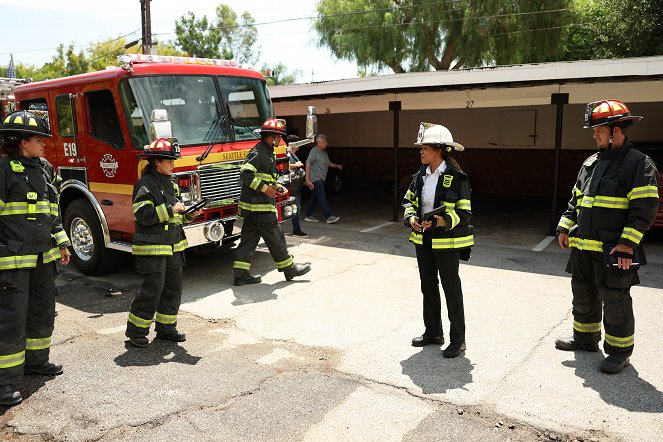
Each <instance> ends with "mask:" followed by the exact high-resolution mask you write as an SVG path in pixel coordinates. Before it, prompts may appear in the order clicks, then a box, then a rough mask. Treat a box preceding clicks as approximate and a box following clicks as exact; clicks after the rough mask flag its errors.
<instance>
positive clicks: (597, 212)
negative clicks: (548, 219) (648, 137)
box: [555, 100, 659, 373]
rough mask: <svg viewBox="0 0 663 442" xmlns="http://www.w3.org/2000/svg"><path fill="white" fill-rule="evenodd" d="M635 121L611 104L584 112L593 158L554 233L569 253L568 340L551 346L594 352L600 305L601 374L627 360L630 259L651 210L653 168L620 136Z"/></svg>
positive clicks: (632, 280) (633, 279)
mask: <svg viewBox="0 0 663 442" xmlns="http://www.w3.org/2000/svg"><path fill="white" fill-rule="evenodd" d="M641 118H642V117H637V116H634V115H631V112H630V111H629V109H628V107H627V106H626V105H625V104H624V103H622V102H621V101H618V100H602V101H598V102H594V103H589V104H588V105H587V108H586V111H585V126H584V127H585V128H586V129H587V128H592V129H593V130H594V140H596V145H597V147H598V148H599V152H598V153H595V154H594V155H592V156H590V157H589V158H587V159H586V160H585V162H584V163H583V165H582V167H581V168H580V173H579V174H578V179H577V181H576V184H575V186H574V187H573V190H572V196H571V200H570V201H569V205H568V209H567V210H566V212H564V214H563V215H562V217H561V219H560V221H559V224H558V226H557V231H558V232H559V244H560V246H561V247H562V248H563V249H566V248H568V247H571V248H572V250H571V257H570V258H569V263H568V266H567V269H566V270H567V271H568V272H569V273H571V275H572V276H571V288H572V290H573V336H571V337H569V338H559V339H557V340H556V341H555V346H556V347H557V348H558V349H560V350H585V351H592V352H596V351H598V350H599V347H598V342H599V341H600V339H601V304H603V326H604V327H605V336H604V341H603V350H604V351H605V352H606V353H607V355H608V356H607V357H606V358H605V359H604V360H603V361H602V363H601V365H600V368H601V370H602V371H604V372H606V373H619V372H621V371H622V370H623V369H624V367H626V366H627V365H628V364H629V357H630V355H631V353H632V352H633V345H634V343H635V336H634V335H635V332H634V330H635V318H634V316H633V305H632V300H631V293H630V288H631V286H632V285H635V284H638V283H639V282H640V280H639V279H638V274H637V266H635V265H634V264H635V262H634V261H633V258H634V257H636V258H642V257H643V254H642V253H636V254H635V255H634V251H635V252H637V251H641V247H642V239H643V236H644V233H645V231H647V230H648V229H649V228H650V227H651V225H652V223H653V222H654V218H655V217H656V210H657V208H658V204H659V200H658V179H659V176H658V171H657V170H656V166H655V165H654V163H653V161H652V160H651V159H650V158H649V157H648V156H646V155H645V154H643V153H641V152H639V151H637V150H635V149H634V148H633V145H632V144H631V143H630V142H629V141H628V139H627V138H626V129H627V128H628V127H629V126H630V125H631V124H633V121H634V120H640V119H641ZM637 255H640V256H639V257H638V256H637ZM613 261H614V263H613ZM613 264H614V265H613Z"/></svg>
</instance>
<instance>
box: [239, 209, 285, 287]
mask: <svg viewBox="0 0 663 442" xmlns="http://www.w3.org/2000/svg"><path fill="white" fill-rule="evenodd" d="M261 237H262V238H263V239H264V240H265V244H266V245H267V248H268V249H269V253H270V254H271V255H272V259H273V260H274V264H275V265H276V268H277V269H278V270H279V271H281V272H282V271H284V270H285V269H286V268H288V267H290V266H291V265H293V259H292V256H290V254H289V253H288V245H287V244H286V242H285V235H283V230H281V225H280V224H279V223H278V220H277V219H276V214H275V213H274V212H252V213H251V214H250V215H248V216H247V217H246V218H244V224H242V234H241V237H240V241H239V245H238V246H237V248H236V249H235V262H234V263H233V273H234V274H235V275H238V274H241V273H243V272H247V271H249V270H250V269H251V258H253V255H254V254H255V251H256V247H258V242H259V241H260V238H261Z"/></svg>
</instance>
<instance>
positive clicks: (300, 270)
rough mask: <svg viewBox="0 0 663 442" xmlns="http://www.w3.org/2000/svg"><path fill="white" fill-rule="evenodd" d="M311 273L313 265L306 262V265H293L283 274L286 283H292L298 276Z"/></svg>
mask: <svg viewBox="0 0 663 442" xmlns="http://www.w3.org/2000/svg"><path fill="white" fill-rule="evenodd" d="M309 271H311V264H310V263H308V262H305V263H304V264H293V265H291V266H290V267H288V268H286V269H285V270H284V271H283V273H284V274H285V279H286V281H292V278H294V277H296V276H302V275H305V274H307V273H308V272H309Z"/></svg>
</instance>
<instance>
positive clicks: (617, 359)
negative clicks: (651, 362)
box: [600, 355, 630, 374]
mask: <svg viewBox="0 0 663 442" xmlns="http://www.w3.org/2000/svg"><path fill="white" fill-rule="evenodd" d="M629 363H630V362H629V358H628V356H615V355H608V356H607V357H606V358H605V359H604V360H603V361H602V362H601V366H600V368H601V371H602V372H603V373H609V374H615V373H620V372H621V371H622V370H623V369H624V368H626V367H628V365H629Z"/></svg>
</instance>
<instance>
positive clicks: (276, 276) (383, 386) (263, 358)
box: [0, 192, 663, 441]
mask: <svg viewBox="0 0 663 442" xmlns="http://www.w3.org/2000/svg"><path fill="white" fill-rule="evenodd" d="M330 205H331V207H332V209H333V210H334V212H335V214H337V215H339V216H341V220H340V222H339V223H337V224H333V225H327V224H324V223H308V222H302V228H303V229H304V230H305V231H306V232H307V233H309V235H310V236H309V237H308V238H296V237H292V236H289V235H288V236H287V239H288V244H289V247H290V251H291V253H292V254H293V255H294V256H295V260H296V261H297V262H302V261H309V262H311V263H312V270H311V272H310V273H309V274H307V275H305V276H304V277H302V278H299V279H295V280H294V281H291V282H286V281H285V280H284V278H283V276H282V274H280V273H278V272H277V271H276V270H275V269H274V266H273V263H272V261H271V258H270V256H269V254H268V252H267V250H266V248H265V247H264V245H261V246H259V249H258V253H257V254H256V257H255V259H254V261H253V268H252V269H253V270H254V271H255V272H256V273H259V274H262V276H263V283H262V284H258V285H253V286H242V287H233V286H232V284H231V282H232V254H231V253H228V251H223V250H217V251H214V252H211V253H206V254H197V253H188V256H187V262H188V266H187V268H185V272H184V294H183V301H182V302H183V304H182V307H181V311H180V316H179V328H180V329H182V331H185V332H186V333H187V336H188V339H187V341H186V342H185V343H183V344H181V345H176V344H174V343H170V342H159V341H156V342H154V343H152V344H151V345H150V347H148V348H147V349H136V348H132V347H130V346H128V345H127V344H126V343H125V342H124V339H125V338H124V327H125V322H126V315H127V310H128V307H129V304H130V302H131V299H132V297H133V295H134V294H135V292H136V290H137V288H138V285H139V283H140V279H139V277H138V275H137V274H136V272H135V270H134V269H133V267H132V266H131V265H130V263H129V261H130V260H128V264H127V265H126V266H124V267H122V268H121V269H120V271H118V272H116V273H114V274H112V275H107V276H103V277H85V276H83V275H81V274H80V273H79V272H78V271H77V270H76V269H75V268H73V267H70V268H65V269H62V276H61V277H60V278H59V279H58V286H59V291H60V296H59V297H58V298H57V301H58V306H57V308H58V312H59V315H58V317H57V321H56V330H55V335H54V346H53V348H52V353H51V354H52V359H53V360H56V361H58V362H61V363H63V364H64V365H65V373H64V374H63V375H62V376H59V377H57V378H54V379H49V378H30V379H27V380H26V382H25V383H24V384H23V385H22V386H21V391H22V393H23V396H24V397H25V398H26V400H25V401H24V402H23V403H22V404H21V405H19V406H17V407H14V408H11V409H3V408H0V427H1V428H2V430H0V438H3V436H4V439H10V440H68V441H69V440H73V441H78V440H104V441H114V440H118V441H119V440H169V441H176V440H182V441H184V440H210V441H212V440H283V441H291V440H308V441H312V440H316V441H317V440H320V441H322V440H325V441H326V440H332V439H333V440H375V441H385V440H394V441H395V440H523V441H529V440H600V441H603V440H609V441H613V440H628V441H636V440H637V441H643V440H644V441H655V440H661V439H663V419H661V418H662V417H663V393H662V392H663V371H662V370H661V354H662V353H661V348H660V347H661V342H663V326H662V325H661V323H660V312H661V311H662V309H663V299H661V293H662V292H661V289H662V288H663V235H662V234H660V233H655V234H653V235H650V238H649V239H648V241H649V243H648V248H647V252H648V259H649V262H650V264H649V265H648V266H647V267H645V268H643V269H642V270H641V279H642V284H641V285H640V286H637V287H635V288H633V290H632V293H633V298H634V307H635V315H636V348H635V353H634V355H633V358H632V366H630V367H628V368H627V369H626V370H625V371H624V372H623V373H622V374H620V375H617V376H608V375H605V374H602V373H600V372H599V371H598V363H599V361H600V359H601V358H602V355H600V354H586V353H577V354H574V353H567V352H560V351H556V350H555V349H554V345H553V343H554V340H555V338H556V337H557V336H560V335H567V334H569V333H570V332H571V329H572V315H571V293H570V279H569V277H568V275H567V274H566V273H564V266H565V264H566V259H567V253H568V252H564V251H562V250H560V249H559V247H558V246H557V244H556V241H555V240H553V239H551V238H547V233H548V227H549V219H550V207H549V205H548V204H547V203H545V202H542V203H532V202H531V201H526V202H523V201H517V200H510V201H495V200H491V199H485V200H484V199H477V200H476V201H474V202H473V206H474V212H475V217H474V219H473V224H474V225H475V227H476V235H477V238H476V241H477V245H476V247H475V248H474V250H473V253H472V258H471V260H470V261H469V262H468V263H464V264H462V265H461V278H462V280H463V289H464V292H465V311H466V321H467V330H468V331H467V341H468V349H467V351H466V353H465V354H464V355H463V356H462V357H459V358H456V359H453V360H447V359H444V358H442V356H441V352H440V351H439V349H438V348H436V347H432V346H429V347H424V348H423V349H420V348H414V347H411V346H410V339H411V338H412V337H414V336H416V335H419V334H421V332H422V328H423V325H422V320H421V294H420V291H419V277H418V273H417V264H416V259H414V251H413V247H412V246H411V245H410V244H409V243H408V242H407V240H406V238H407V231H406V229H405V227H404V226H403V225H402V222H400V221H399V222H395V223H394V222H391V221H390V219H391V213H392V212H391V210H392V209H391V199H390V195H384V194H383V195H379V194H375V193H374V192H363V193H351V194H345V193H341V194H339V195H335V196H334V197H333V198H332V199H331V201H330ZM284 230H285V231H286V232H290V231H291V228H290V225H289V223H286V224H285V225H284ZM443 315H444V316H446V312H443ZM444 324H445V325H446V327H447V330H448V322H447V321H446V320H445V321H444ZM151 337H153V335H152V336H151Z"/></svg>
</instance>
